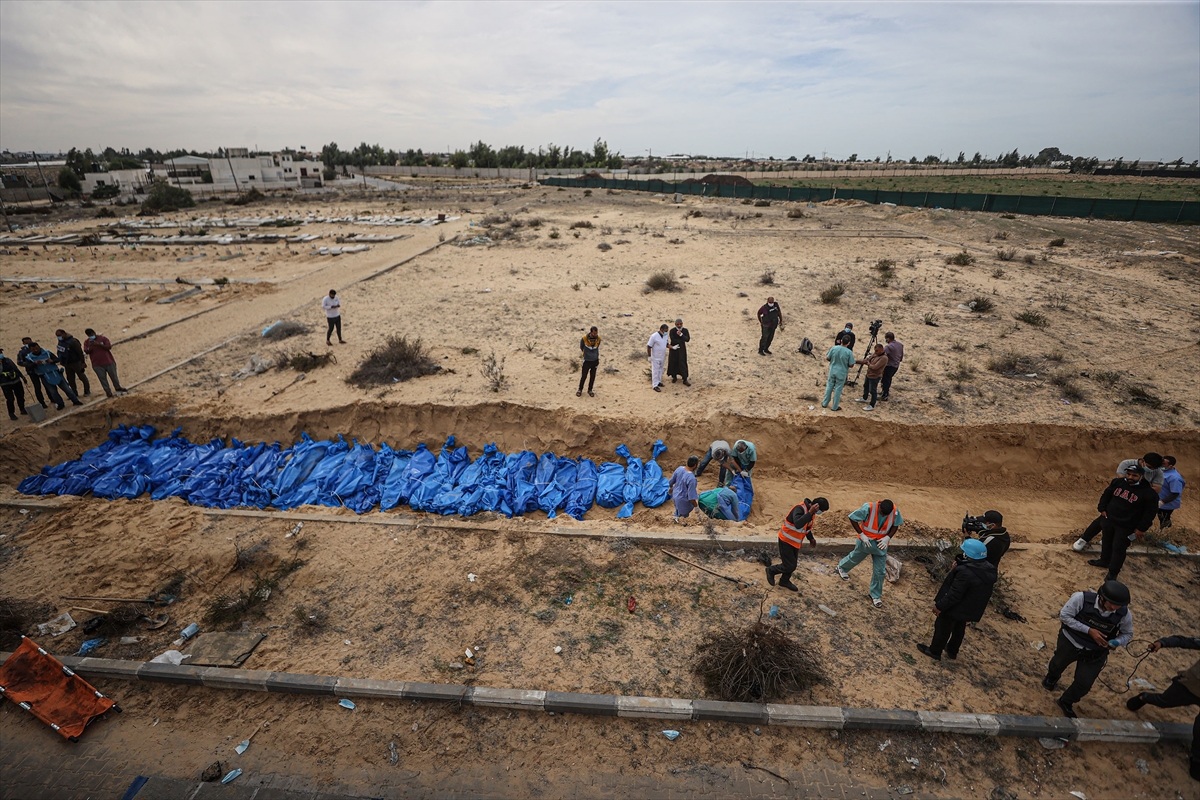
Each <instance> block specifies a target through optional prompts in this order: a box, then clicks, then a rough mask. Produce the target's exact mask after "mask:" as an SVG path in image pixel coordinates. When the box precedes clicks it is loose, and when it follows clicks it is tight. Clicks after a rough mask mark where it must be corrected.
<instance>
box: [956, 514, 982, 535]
mask: <svg viewBox="0 0 1200 800" xmlns="http://www.w3.org/2000/svg"><path fill="white" fill-rule="evenodd" d="M987 525H988V524H987V520H986V519H984V518H983V515H982V514H981V515H979V516H978V517H972V516H971V512H970V511H968V512H967V513H966V514H964V515H963V521H962V529H963V533H981V532H983V531H986V530H987Z"/></svg>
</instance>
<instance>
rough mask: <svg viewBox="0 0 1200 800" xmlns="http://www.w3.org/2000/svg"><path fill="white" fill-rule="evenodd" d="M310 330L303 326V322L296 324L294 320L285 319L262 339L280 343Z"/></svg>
mask: <svg viewBox="0 0 1200 800" xmlns="http://www.w3.org/2000/svg"><path fill="white" fill-rule="evenodd" d="M310 330H312V328H310V327H309V326H307V325H305V324H304V323H303V322H297V321H296V320H294V319H285V320H283V321H281V322H279V323H277V324H275V325H274V326H273V327H272V328H271V329H270V330H269V331H267V333H266V335H265V336H263V337H262V338H264V339H266V340H267V341H268V342H281V341H283V340H284V339H290V338H292V337H293V336H299V335H301V334H304V333H308V332H309V331H310Z"/></svg>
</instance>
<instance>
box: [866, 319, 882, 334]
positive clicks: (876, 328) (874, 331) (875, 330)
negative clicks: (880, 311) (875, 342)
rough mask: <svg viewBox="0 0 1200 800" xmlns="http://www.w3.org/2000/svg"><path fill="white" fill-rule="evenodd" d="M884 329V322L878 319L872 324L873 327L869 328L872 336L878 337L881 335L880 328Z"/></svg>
mask: <svg viewBox="0 0 1200 800" xmlns="http://www.w3.org/2000/svg"><path fill="white" fill-rule="evenodd" d="M882 327H883V320H881V319H877V320H875V321H874V322H872V323H871V327H870V328H869V330H870V331H871V335H872V336H878V335H879V329H880V328H882Z"/></svg>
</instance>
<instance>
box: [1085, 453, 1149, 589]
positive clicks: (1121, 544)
mask: <svg viewBox="0 0 1200 800" xmlns="http://www.w3.org/2000/svg"><path fill="white" fill-rule="evenodd" d="M1144 471H1145V470H1143V469H1142V467H1141V466H1139V465H1138V464H1130V465H1129V466H1127V467H1126V468H1125V477H1123V478H1117V479H1116V480H1114V481H1113V482H1112V483H1110V484H1109V485H1108V488H1107V489H1105V490H1104V494H1102V495H1100V502H1099V503H1098V504H1097V506H1096V510H1097V511H1099V512H1100V516H1101V517H1103V518H1104V522H1103V523H1101V529H1100V530H1101V534H1100V535H1101V536H1102V537H1103V538H1102V540H1101V545H1100V557H1099V558H1093V559H1092V560H1091V561H1089V562H1088V563H1089V564H1091V565H1092V566H1093V567H1105V568H1106V569H1108V575H1107V576H1106V577H1105V580H1106V581H1115V580H1116V579H1117V575H1118V574H1120V572H1121V565H1123V564H1124V563H1125V551H1126V550H1127V549H1128V548H1129V543H1130V542H1132V541H1133V540H1134V539H1135V538H1136V537H1140V536H1142V535H1144V534H1145V533H1146V531H1148V530H1149V529H1150V525H1151V524H1152V523H1153V522H1154V518H1155V516H1156V515H1157V514H1158V492H1156V491H1154V488H1153V487H1152V486H1150V484H1148V483H1146V482H1145V481H1144V480H1142V474H1143V472H1144Z"/></svg>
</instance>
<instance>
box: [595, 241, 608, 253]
mask: <svg viewBox="0 0 1200 800" xmlns="http://www.w3.org/2000/svg"><path fill="white" fill-rule="evenodd" d="M596 249H597V250H600V251H601V252H605V253H607V252H608V251H609V250H612V245H611V244H609V243H608V242H601V243H600V244H598V245H596Z"/></svg>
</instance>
